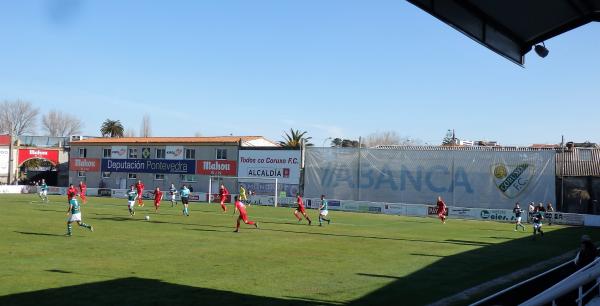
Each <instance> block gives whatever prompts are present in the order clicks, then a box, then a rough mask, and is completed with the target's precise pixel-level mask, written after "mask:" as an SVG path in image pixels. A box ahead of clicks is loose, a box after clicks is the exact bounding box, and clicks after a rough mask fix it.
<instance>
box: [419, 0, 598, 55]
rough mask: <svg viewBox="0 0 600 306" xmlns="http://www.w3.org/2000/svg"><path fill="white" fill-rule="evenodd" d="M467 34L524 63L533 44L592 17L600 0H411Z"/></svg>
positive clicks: (595, 17) (594, 17) (590, 19)
mask: <svg viewBox="0 0 600 306" xmlns="http://www.w3.org/2000/svg"><path fill="white" fill-rule="evenodd" d="M408 2H410V3H412V4H414V5H416V6H417V7H419V8H421V9H423V10H424V11H426V12H428V13H429V14H431V15H433V16H434V17H436V18H438V19H440V20H441V21H443V22H445V23H447V24H448V25H450V26H452V27H453V28H455V29H457V30H458V31H460V32H462V33H463V34H465V35H467V36H468V37H471V38H472V39H474V40H475V41H477V42H479V43H481V44H482V45H484V46H486V47H488V48H489V49H491V50H492V51H494V52H496V53H498V54H500V55H502V56H504V57H506V58H507V59H509V60H510V61H512V62H514V63H516V64H518V65H521V66H522V65H523V64H524V63H525V54H526V53H527V52H529V51H530V50H531V49H532V47H533V46H535V45H536V44H539V43H541V42H543V41H545V40H548V39H550V38H552V37H554V36H557V35H560V34H562V33H564V32H567V31H570V30H572V29H575V28H577V27H579V26H582V25H584V24H587V23H589V22H592V21H600V0H408Z"/></svg>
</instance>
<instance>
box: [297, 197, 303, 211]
mask: <svg viewBox="0 0 600 306" xmlns="http://www.w3.org/2000/svg"><path fill="white" fill-rule="evenodd" d="M296 201H297V202H298V208H304V201H302V197H301V196H298V198H297V199H296Z"/></svg>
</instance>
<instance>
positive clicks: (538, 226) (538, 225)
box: [533, 223, 542, 229]
mask: <svg viewBox="0 0 600 306" xmlns="http://www.w3.org/2000/svg"><path fill="white" fill-rule="evenodd" d="M533 228H535V229H540V228H542V224H541V223H534V224H533Z"/></svg>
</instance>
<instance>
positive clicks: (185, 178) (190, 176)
mask: <svg viewBox="0 0 600 306" xmlns="http://www.w3.org/2000/svg"><path fill="white" fill-rule="evenodd" d="M181 181H183V182H195V181H196V176H195V175H193V174H182V175H181Z"/></svg>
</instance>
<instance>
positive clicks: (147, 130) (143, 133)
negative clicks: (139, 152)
mask: <svg viewBox="0 0 600 306" xmlns="http://www.w3.org/2000/svg"><path fill="white" fill-rule="evenodd" d="M150 136H152V127H151V126H150V115H148V114H144V117H143V118H142V127H141V128H140V137H150Z"/></svg>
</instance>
